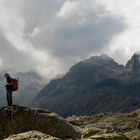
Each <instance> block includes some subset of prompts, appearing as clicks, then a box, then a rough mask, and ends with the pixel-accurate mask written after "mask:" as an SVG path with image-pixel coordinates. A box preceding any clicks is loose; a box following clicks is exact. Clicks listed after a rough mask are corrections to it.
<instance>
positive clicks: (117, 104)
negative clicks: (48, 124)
mask: <svg viewBox="0 0 140 140" xmlns="http://www.w3.org/2000/svg"><path fill="white" fill-rule="evenodd" d="M139 58H140V56H139V55H138V54H134V55H133V56H132V58H131V60H129V61H128V63H127V65H126V66H123V65H119V64H118V63H117V62H115V61H114V60H113V59H112V58H110V57H108V56H107V55H101V56H94V57H91V58H90V59H87V60H85V61H81V62H79V63H77V64H76V65H74V66H72V68H71V69H70V70H69V72H68V73H67V74H66V75H65V76H64V77H63V78H61V79H57V80H52V81H51V82H50V83H49V84H48V85H46V87H44V88H43V89H42V90H41V91H40V93H39V94H38V95H37V96H36V98H35V99H34V100H33V102H32V105H33V106H37V107H41V108H49V109H51V110H53V111H54V112H57V113H58V114H60V115H63V116H69V115H85V114H87V115H93V114H96V113H100V112H108V111H109V112H110V111H111V112H129V111H132V110H135V109H137V108H139V107H140V94H139V93H140V71H139V69H140V61H139Z"/></svg>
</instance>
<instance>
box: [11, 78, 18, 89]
mask: <svg viewBox="0 0 140 140" xmlns="http://www.w3.org/2000/svg"><path fill="white" fill-rule="evenodd" d="M12 80H13V91H17V90H18V80H17V79H12Z"/></svg>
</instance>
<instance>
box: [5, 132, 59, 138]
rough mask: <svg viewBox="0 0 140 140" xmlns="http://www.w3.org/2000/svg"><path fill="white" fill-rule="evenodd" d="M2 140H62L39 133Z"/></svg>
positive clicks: (22, 134) (23, 134) (29, 133)
mask: <svg viewBox="0 0 140 140" xmlns="http://www.w3.org/2000/svg"><path fill="white" fill-rule="evenodd" d="M4 140H62V139H59V138H55V137H52V136H50V135H46V134H43V133H41V132H39V131H29V132H25V133H21V134H17V135H11V136H9V137H8V138H6V139H4Z"/></svg>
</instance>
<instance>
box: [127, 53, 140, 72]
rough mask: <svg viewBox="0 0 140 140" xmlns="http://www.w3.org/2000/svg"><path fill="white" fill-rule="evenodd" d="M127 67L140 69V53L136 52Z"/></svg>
mask: <svg viewBox="0 0 140 140" xmlns="http://www.w3.org/2000/svg"><path fill="white" fill-rule="evenodd" d="M126 68H127V69H128V70H129V71H132V72H139V71H140V54H138V53H135V54H134V55H133V56H132V58H131V59H130V60H129V61H128V63H127V64H126Z"/></svg>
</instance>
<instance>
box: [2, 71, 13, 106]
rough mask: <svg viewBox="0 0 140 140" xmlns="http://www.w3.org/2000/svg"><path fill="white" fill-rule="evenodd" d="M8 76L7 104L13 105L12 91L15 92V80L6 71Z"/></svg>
mask: <svg viewBox="0 0 140 140" xmlns="http://www.w3.org/2000/svg"><path fill="white" fill-rule="evenodd" d="M4 77H5V78H6V81H7V83H6V86H5V87H6V91H7V105H8V106H12V92H13V80H12V78H11V77H10V75H9V74H8V73H5V75H4Z"/></svg>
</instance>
